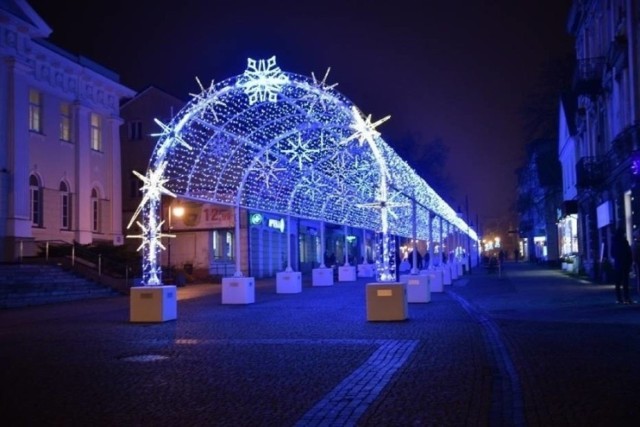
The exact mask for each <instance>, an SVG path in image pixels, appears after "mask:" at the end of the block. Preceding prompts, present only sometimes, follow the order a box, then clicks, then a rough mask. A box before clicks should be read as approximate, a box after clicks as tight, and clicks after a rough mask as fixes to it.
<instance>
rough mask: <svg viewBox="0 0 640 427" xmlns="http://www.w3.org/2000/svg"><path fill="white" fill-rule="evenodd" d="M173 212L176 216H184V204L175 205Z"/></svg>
mask: <svg viewBox="0 0 640 427" xmlns="http://www.w3.org/2000/svg"><path fill="white" fill-rule="evenodd" d="M172 213H173V215H174V216H176V217H178V218H180V217H182V215H184V207H182V206H175V207H174V208H173V209H172Z"/></svg>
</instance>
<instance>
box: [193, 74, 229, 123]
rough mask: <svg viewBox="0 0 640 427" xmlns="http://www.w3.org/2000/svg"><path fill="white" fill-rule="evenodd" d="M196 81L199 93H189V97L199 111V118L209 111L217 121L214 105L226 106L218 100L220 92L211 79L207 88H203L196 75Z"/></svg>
mask: <svg viewBox="0 0 640 427" xmlns="http://www.w3.org/2000/svg"><path fill="white" fill-rule="evenodd" d="M196 82H197V83H198V86H199V87H200V93H190V94H189V95H191V97H193V100H194V102H195V104H196V106H197V109H198V110H199V111H200V118H201V119H202V118H204V115H205V113H206V112H207V111H210V112H211V114H212V115H213V117H214V119H215V120H216V121H218V114H217V113H216V107H217V106H221V107H226V106H227V104H225V103H224V101H221V100H220V93H219V92H218V91H216V87H215V85H214V84H213V80H211V85H210V86H209V88H208V89H205V88H204V86H203V85H202V83H201V82H200V79H199V78H198V77H196Z"/></svg>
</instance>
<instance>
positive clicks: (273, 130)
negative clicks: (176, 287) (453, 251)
mask: <svg viewBox="0 0 640 427" xmlns="http://www.w3.org/2000/svg"><path fill="white" fill-rule="evenodd" d="M328 75H329V70H327V72H326V73H325V75H324V76H323V78H322V80H319V79H317V78H316V76H315V75H314V74H313V73H312V75H311V77H306V76H302V75H298V74H293V73H289V72H284V71H282V70H281V69H280V68H279V67H278V66H277V65H276V60H275V57H271V58H269V59H266V60H265V59H262V60H253V59H249V60H248V66H247V68H246V70H245V71H244V73H243V74H240V75H238V76H235V77H232V78H229V79H227V80H224V81H221V82H218V83H214V82H213V81H212V82H211V84H210V85H209V86H207V87H205V86H203V85H202V84H201V83H200V81H199V80H198V84H199V86H200V92H199V93H196V94H191V95H192V99H191V101H190V102H189V103H188V104H187V105H186V106H185V107H184V108H183V109H182V110H181V111H180V112H178V114H177V115H175V117H174V118H173V119H172V120H171V122H170V123H166V124H165V123H162V122H160V121H158V120H156V122H157V123H158V125H159V126H160V128H161V131H160V132H158V133H156V134H154V136H156V137H158V141H157V143H156V146H155V149H154V152H153V154H152V157H151V160H150V163H149V168H148V170H147V172H146V174H145V175H142V174H140V173H138V172H134V173H136V175H137V176H138V177H139V178H140V179H142V181H143V183H144V185H143V186H142V191H143V194H144V197H143V200H142V203H141V204H140V206H139V207H138V209H137V211H136V213H135V214H134V216H133V217H132V218H131V221H130V223H129V227H131V225H133V223H134V222H136V219H137V218H138V217H140V218H141V219H140V220H139V221H137V224H138V225H139V227H140V229H141V233H140V234H139V235H134V236H128V237H134V238H140V239H141V240H142V244H141V245H140V248H142V249H143V283H144V284H148V285H159V284H161V269H160V267H159V265H158V259H159V251H160V250H161V249H164V246H163V245H162V243H161V238H163V237H167V234H163V233H162V231H161V230H162V221H161V220H160V216H159V206H160V199H161V196H162V195H163V194H166V195H170V196H174V197H175V196H179V197H181V198H186V199H190V200H194V201H201V202H206V203H215V204H222V205H230V206H234V207H236V212H238V210H239V208H240V207H242V208H247V209H255V210H262V211H267V212H273V213H278V214H285V215H288V216H290V217H298V218H305V219H312V220H319V221H323V222H330V223H336V224H344V225H347V226H352V227H358V228H364V229H369V230H374V231H376V232H379V233H380V234H381V236H382V240H381V241H382V242H383V243H382V249H381V251H380V255H381V256H382V257H383V258H384V257H388V256H389V254H388V251H387V250H386V247H385V246H384V244H385V243H384V242H385V241H386V240H387V236H388V235H390V234H393V235H397V236H403V237H414V238H417V239H424V240H439V239H441V238H444V237H445V236H446V235H447V234H449V233H451V232H453V231H456V232H459V233H462V234H463V235H466V236H468V238H470V239H471V240H473V241H477V235H476V233H475V231H474V230H473V229H472V228H471V227H469V226H468V225H467V224H466V223H465V222H464V220H463V219H462V218H460V217H459V216H458V215H457V213H456V211H454V210H453V209H452V208H451V207H450V206H449V205H448V204H447V203H446V202H445V201H444V200H443V199H442V198H441V197H440V196H439V195H438V194H437V193H436V192H435V191H434V190H433V189H432V188H431V187H430V186H429V185H428V184H427V182H425V181H424V179H422V178H421V177H420V176H419V175H418V174H417V173H416V172H415V171H414V170H413V169H412V168H411V167H410V166H409V165H408V164H407V163H406V162H405V161H404V160H403V159H402V158H400V157H399V156H398V154H397V153H395V151H394V150H393V149H392V148H391V147H390V146H389V145H388V144H387V143H386V142H385V141H384V140H383V139H382V137H381V135H380V133H379V132H378V131H377V130H376V128H377V127H378V126H379V125H381V124H382V123H383V122H384V121H386V120H387V119H388V117H385V118H383V119H380V120H378V121H373V122H372V119H371V116H365V115H364V114H363V113H362V112H361V111H360V110H359V109H358V108H357V107H356V106H355V105H353V103H352V102H350V101H349V99H347V98H346V97H345V96H344V95H342V94H341V93H340V92H338V91H337V90H336V89H335V88H336V86H337V84H329V83H328V82H327V79H328ZM236 215H237V214H236ZM434 218H439V219H440V220H439V221H435V220H433V219H434ZM383 266H384V268H386V269H387V271H388V268H389V267H388V264H387V263H383ZM386 277H387V278H389V277H392V276H386ZM382 279H383V280H384V279H385V276H384V275H383V276H382Z"/></svg>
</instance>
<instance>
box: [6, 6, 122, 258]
mask: <svg viewBox="0 0 640 427" xmlns="http://www.w3.org/2000/svg"><path fill="white" fill-rule="evenodd" d="M0 17H1V19H0V56H1V57H2V66H0V87H1V88H2V89H1V90H0V224H1V228H0V260H1V261H5V262H6V261H13V260H16V259H17V258H19V257H21V256H28V255H31V254H33V252H34V251H35V250H36V248H37V245H38V244H39V243H40V242H43V241H62V242H67V243H71V242H73V241H75V242H77V243H80V244H90V243H95V242H109V243H113V244H116V245H118V244H122V242H123V236H122V225H121V224H122V207H121V182H120V179H121V175H120V137H119V126H120V124H121V119H120V115H119V103H120V100H121V99H122V98H124V97H131V96H133V94H134V92H133V91H132V90H131V89H129V88H127V87H125V86H123V85H122V84H120V83H119V78H118V75H117V74H115V73H113V72H111V71H109V70H107V69H105V68H104V67H101V66H100V65H98V64H96V63H94V62H92V61H90V60H88V59H87V58H84V57H79V56H74V55H71V54H69V53H67V52H65V51H63V50H62V49H60V48H58V47H56V46H54V45H52V44H50V43H49V42H47V40H46V39H47V37H48V36H49V34H50V33H51V29H50V28H49V27H48V26H47V24H46V23H45V22H44V21H43V20H42V19H41V18H40V17H39V16H38V15H37V13H36V12H35V11H34V10H33V9H32V8H31V7H30V6H29V5H28V4H27V3H26V2H25V1H8V0H3V1H1V2H0Z"/></svg>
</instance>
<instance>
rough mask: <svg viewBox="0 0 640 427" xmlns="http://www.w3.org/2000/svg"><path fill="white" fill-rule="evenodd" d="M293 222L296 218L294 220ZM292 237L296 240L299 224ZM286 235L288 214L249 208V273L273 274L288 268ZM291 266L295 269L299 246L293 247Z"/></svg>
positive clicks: (294, 222)
mask: <svg viewBox="0 0 640 427" xmlns="http://www.w3.org/2000/svg"><path fill="white" fill-rule="evenodd" d="M291 223H292V224H296V223H297V220H295V219H292V220H291ZM292 231H293V232H294V234H293V236H292V237H291V238H292V239H294V240H293V242H295V241H296V240H295V239H297V236H296V234H295V231H296V227H295V226H292ZM287 234H289V224H287V217H286V216H283V215H274V214H268V213H263V212H258V211H249V275H250V276H252V277H255V278H256V279H258V278H263V277H274V276H275V275H276V273H277V272H279V271H283V270H284V269H285V268H287V262H288V252H287ZM292 248H293V250H292V254H291V264H292V265H291V267H292V268H293V269H294V270H296V266H297V253H296V252H297V251H296V250H295V248H296V245H293V246H292Z"/></svg>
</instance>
